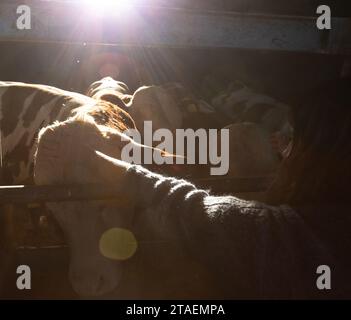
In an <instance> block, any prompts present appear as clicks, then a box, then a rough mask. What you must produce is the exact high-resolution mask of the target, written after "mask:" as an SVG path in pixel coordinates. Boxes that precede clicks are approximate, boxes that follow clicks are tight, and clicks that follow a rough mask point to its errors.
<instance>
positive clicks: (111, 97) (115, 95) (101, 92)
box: [86, 77, 131, 110]
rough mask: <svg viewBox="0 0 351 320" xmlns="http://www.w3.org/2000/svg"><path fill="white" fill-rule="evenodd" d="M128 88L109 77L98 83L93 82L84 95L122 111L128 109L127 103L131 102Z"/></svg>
mask: <svg viewBox="0 0 351 320" xmlns="http://www.w3.org/2000/svg"><path fill="white" fill-rule="evenodd" d="M128 93H129V88H128V86H127V85H126V84H125V83H123V82H121V81H116V80H114V79H113V78H111V77H105V78H103V79H101V80H99V81H95V82H93V83H92V84H91V85H90V86H89V88H88V90H87V93H86V95H87V96H89V97H92V98H94V99H98V100H104V101H108V102H111V103H113V104H115V105H116V106H118V107H120V108H122V109H123V110H127V109H128V103H129V102H130V100H131V95H129V94H128Z"/></svg>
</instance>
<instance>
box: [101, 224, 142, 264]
mask: <svg viewBox="0 0 351 320" xmlns="http://www.w3.org/2000/svg"><path fill="white" fill-rule="evenodd" d="M99 246H100V252H101V254H102V255H103V256H104V257H106V258H109V259H113V260H127V259H129V258H131V257H132V256H133V255H134V253H135V251H136V250H137V247H138V243H137V240H136V238H135V236H134V234H133V233H132V232H131V231H129V230H127V229H122V228H112V229H109V230H107V231H106V232H104V233H103V234H102V236H101V238H100V243H99Z"/></svg>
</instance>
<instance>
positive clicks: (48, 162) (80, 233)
mask: <svg viewBox="0 0 351 320" xmlns="http://www.w3.org/2000/svg"><path fill="white" fill-rule="evenodd" d="M112 140H114V141H113V144H114V147H112V146H111V143H112V142H111V141H112ZM95 150H100V151H102V152H108V153H110V154H111V153H112V154H114V156H116V157H118V156H120V147H119V145H118V142H117V139H116V137H114V139H113V138H111V140H110V138H109V137H108V136H107V135H105V134H104V133H102V132H101V131H100V130H99V129H98V127H97V126H96V125H95V124H93V123H90V122H86V121H76V122H75V121H73V122H71V121H67V122H65V123H61V124H55V125H53V126H50V127H48V128H46V129H44V130H42V131H41V133H40V140H39V144H38V150H37V155H36V164H35V182H36V184H40V185H43V184H82V183H83V184H84V183H99V182H102V181H103V182H106V183H108V182H113V183H116V184H117V185H118V182H119V181H122V177H123V175H124V172H123V170H121V168H120V167H115V166H114V165H113V164H111V163H110V162H108V161H106V160H104V159H102V158H101V157H99V156H98V155H97V154H96V152H95ZM124 171H125V170H124ZM48 207H49V209H50V210H51V211H52V213H53V215H54V217H55V218H56V220H57V222H58V223H59V225H60V227H61V228H62V230H63V232H64V235H65V238H66V241H67V242H68V245H69V247H70V257H71V260H70V280H71V283H72V285H73V288H74V289H75V291H76V292H77V293H78V294H80V295H81V296H98V295H103V294H106V293H108V292H110V291H112V290H114V289H115V288H116V287H117V285H118V284H119V281H120V280H121V275H122V264H123V260H125V259H126V258H127V257H123V256H121V257H120V259H110V258H108V257H106V256H104V255H103V254H102V253H101V247H100V246H101V237H102V235H103V234H104V233H105V232H106V231H108V230H109V229H111V228H113V227H115V228H119V229H120V230H128V227H129V224H130V221H131V218H132V215H131V214H130V211H131V210H132V209H133V208H132V207H131V206H130V205H129V206H128V208H127V207H123V205H121V203H120V201H117V200H116V201H113V200H112V201H88V202H81V201H79V202H78V201H77V202H59V203H49V204H48ZM111 212H113V214H111ZM119 212H121V213H122V212H123V214H118V213H119Z"/></svg>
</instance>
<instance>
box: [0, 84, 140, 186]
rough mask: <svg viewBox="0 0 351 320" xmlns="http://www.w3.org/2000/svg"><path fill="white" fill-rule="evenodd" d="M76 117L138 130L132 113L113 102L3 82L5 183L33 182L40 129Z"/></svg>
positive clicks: (0, 117) (0, 115)
mask: <svg viewBox="0 0 351 320" xmlns="http://www.w3.org/2000/svg"><path fill="white" fill-rule="evenodd" d="M75 114H80V115H81V116H82V115H86V116H91V117H93V118H94V119H95V121H96V122H97V123H98V124H104V125H106V126H109V127H112V128H115V129H118V130H121V131H124V130H127V129H129V128H135V124H134V121H133V119H132V118H131V117H130V116H129V114H128V113H127V112H125V111H123V110H122V109H121V108H119V107H117V106H116V105H114V104H112V103H109V102H106V101H103V100H95V99H93V98H90V97H87V96H84V95H82V94H79V93H75V92H69V91H65V90H61V89H58V88H55V87H52V86H46V85H39V84H27V83H20V82H0V133H1V159H2V168H1V169H2V183H3V184H23V183H31V182H32V171H33V169H32V167H33V157H34V151H35V142H36V138H37V135H38V133H39V130H40V129H41V128H43V127H45V126H47V125H49V124H52V123H53V122H55V121H63V120H65V119H68V118H69V117H71V116H73V115H75Z"/></svg>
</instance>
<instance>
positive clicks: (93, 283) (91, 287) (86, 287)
mask: <svg viewBox="0 0 351 320" xmlns="http://www.w3.org/2000/svg"><path fill="white" fill-rule="evenodd" d="M70 281H71V284H72V287H73V289H74V291H75V292H76V293H77V294H78V295H79V296H81V297H94V296H101V295H105V294H107V293H110V292H111V291H113V290H114V289H115V287H116V286H117V284H118V281H117V279H116V281H115V279H114V278H111V277H108V276H106V275H103V274H101V273H97V272H96V271H95V272H93V271H91V272H88V271H87V270H70Z"/></svg>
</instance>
